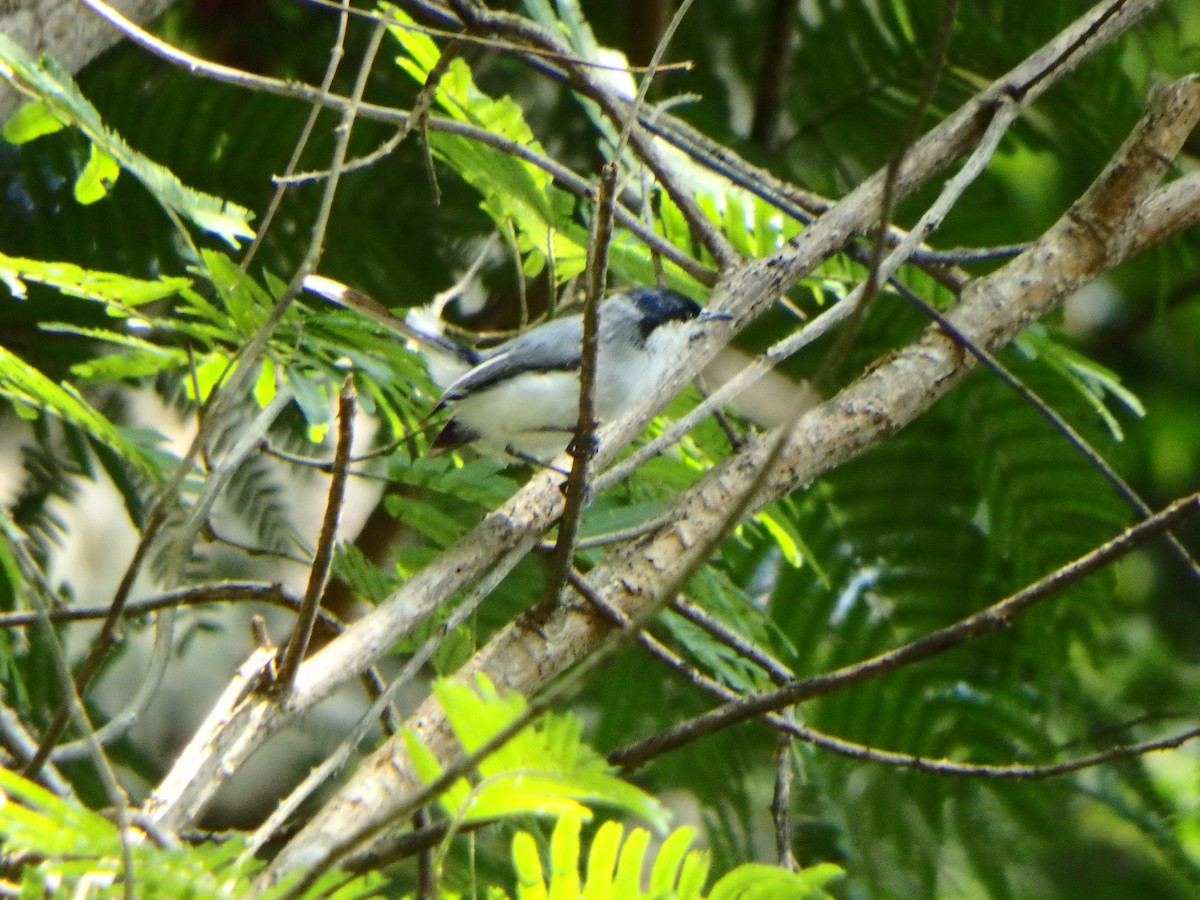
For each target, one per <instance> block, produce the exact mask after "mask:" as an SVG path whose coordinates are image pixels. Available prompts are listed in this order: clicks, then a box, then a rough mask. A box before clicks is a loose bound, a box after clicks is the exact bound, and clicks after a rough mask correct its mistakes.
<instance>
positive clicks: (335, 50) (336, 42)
mask: <svg viewBox="0 0 1200 900" xmlns="http://www.w3.org/2000/svg"><path fill="white" fill-rule="evenodd" d="M351 11H352V7H351V6H350V0H341V3H340V8H339V9H338V28H337V35H336V36H335V37H334V39H333V47H332V48H331V49H330V51H329V64H328V65H327V66H326V67H325V75H324V77H323V78H322V79H321V86H320V88H319V90H320V91H321V93H322V94H326V93H328V92H329V88H330V87H331V86H332V85H333V78H334V76H335V75H337V70H338V67H339V66H341V64H342V57H343V56H345V54H346V27H347V23H348V21H349V19H350V13H351ZM320 115H321V105H320V104H319V103H314V104H312V107H311V108H310V109H309V111H308V118H307V119H305V120H304V126H303V127H302V128H301V129H300V136H299V137H298V138H296V146H295V147H294V148H293V150H292V156H291V159H289V160H288V164H287V167H286V168H285V169H284V174H283V176H282V178H281V179H277V180H276V188H275V190H274V191H273V192H272V194H271V202H270V203H269V204H268V205H267V211H266V213H264V214H263V217H262V222H260V223H259V226H258V233H257V234H255V235H254V240H253V241H252V242H251V244H250V247H249V249H248V250H247V251H246V255H245V256H244V257H242V262H241V265H240V268H241V270H242V271H243V272H249V271H250V264H251V263H252V262H253V261H254V257H255V255H257V253H258V248H259V247H261V246H262V242H263V240H264V239H265V238H266V235H267V230H268V229H269V228H270V227H271V223H272V222H273V221H274V220H275V215H276V213H277V212H278V211H279V206H280V204H281V203H283V197H284V195H285V194H286V193H287V187H288V184H287V181H286V179H287V178H288V177H290V176H291V175H292V174H293V173H294V172H295V171H296V167H297V166H299V165H300V157H301V156H303V155H304V148H305V147H307V146H308V139H309V138H310V137H311V136H312V132H313V128H315V127H316V124H317V118H318V117H319V116H320ZM196 396H197V397H199V396H200V393H199V391H197V392H196Z"/></svg>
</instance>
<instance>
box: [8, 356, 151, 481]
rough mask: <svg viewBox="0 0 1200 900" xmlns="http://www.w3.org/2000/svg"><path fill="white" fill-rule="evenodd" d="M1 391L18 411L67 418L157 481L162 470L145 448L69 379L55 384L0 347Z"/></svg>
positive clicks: (66, 419)
mask: <svg viewBox="0 0 1200 900" xmlns="http://www.w3.org/2000/svg"><path fill="white" fill-rule="evenodd" d="M0 395H2V396H5V397H7V398H8V399H9V400H10V401H11V402H12V403H13V405H14V406H15V407H16V408H17V409H18V411H19V410H20V409H21V408H22V407H25V408H26V409H28V408H33V409H38V410H44V411H45V412H48V413H50V414H51V415H54V416H57V417H59V418H61V419H63V420H64V421H66V422H70V423H71V424H72V425H75V426H76V427H77V428H79V429H81V430H82V431H83V432H84V433H85V434H87V435H89V436H90V437H92V438H93V439H95V440H97V441H99V442H100V443H102V444H104V445H106V446H108V447H110V448H112V449H113V450H115V451H116V452H117V453H119V454H120V455H121V456H122V457H123V458H124V459H126V460H128V461H129V462H130V463H131V464H133V465H134V466H136V467H137V468H138V469H139V470H140V471H141V472H142V473H143V474H144V475H146V476H148V477H150V478H152V479H154V480H155V481H160V480H161V479H162V472H161V470H160V469H159V467H158V466H157V465H155V463H154V461H153V460H152V459H151V457H150V455H149V454H148V453H146V451H145V450H144V449H143V448H142V447H140V446H138V445H137V444H135V443H134V442H132V441H130V440H128V439H127V438H126V437H125V435H124V433H123V432H122V430H121V429H119V428H118V427H117V426H116V425H114V424H113V423H112V422H110V421H109V420H108V419H107V418H105V417H104V416H103V415H101V414H100V413H99V412H97V411H96V410H95V409H94V408H93V407H92V406H91V404H89V403H88V402H87V401H86V400H85V399H84V398H83V397H82V396H80V394H79V392H78V391H76V390H75V388H74V387H72V386H71V385H70V384H68V383H65V382H64V383H63V384H61V385H58V384H55V383H54V382H53V381H51V380H50V379H49V378H47V377H46V376H45V375H43V374H42V373H41V372H39V371H38V370H37V369H35V368H34V367H33V366H30V365H29V364H28V363H26V362H25V361H24V360H23V359H21V358H20V357H18V356H15V355H14V354H12V353H10V352H9V351H8V350H7V349H5V348H4V347H0Z"/></svg>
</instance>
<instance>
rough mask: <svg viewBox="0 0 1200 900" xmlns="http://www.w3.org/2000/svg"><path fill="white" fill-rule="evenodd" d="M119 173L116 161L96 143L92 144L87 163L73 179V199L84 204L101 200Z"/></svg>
mask: <svg viewBox="0 0 1200 900" xmlns="http://www.w3.org/2000/svg"><path fill="white" fill-rule="evenodd" d="M120 174H121V167H120V166H118V165H117V161H116V160H115V159H113V158H112V157H111V156H109V155H108V154H107V153H105V152H104V151H103V150H101V149H100V146H99V145H98V144H92V146H91V153H90V154H89V156H88V161H87V165H86V166H84V168H83V171H82V172H81V173H80V174H79V177H78V178H77V179H76V180H75V199H76V200H77V201H79V202H80V203H82V204H83V205H84V206H86V205H87V204H89V203H95V202H96V201H97V200H103V199H104V198H105V197H106V196H107V195H108V191H109V188H111V187H112V186H113V185H114V184H115V183H116V181H117V176H118V175H120Z"/></svg>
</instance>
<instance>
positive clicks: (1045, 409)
mask: <svg viewBox="0 0 1200 900" xmlns="http://www.w3.org/2000/svg"><path fill="white" fill-rule="evenodd" d="M891 285H892V287H893V288H894V289H895V290H896V291H897V293H899V294H900V296H901V297H903V298H904V299H905V300H907V301H908V302H909V303H911V304H912V305H913V306H915V307H917V309H919V310H921V312H923V313H924V314H925V315H926V316H928V317H929V318H930V319H932V320H933V321H934V322H936V323H937V324H938V327H939V328H941V329H942V331H944V332H946V334H948V335H949V336H950V337H951V338H953V339H954V341H955V343H957V344H958V345H959V346H960V347H962V348H963V349H964V350H966V351H967V352H968V353H970V354H971V355H972V356H974V357H975V358H976V359H977V360H979V363H980V365H982V366H983V367H984V368H986V369H987V370H988V371H989V372H991V373H992V374H993V375H995V376H996V377H997V378H998V379H1000V381H1001V382H1003V383H1004V384H1005V385H1007V386H1008V387H1009V388H1011V389H1012V390H1014V391H1016V393H1017V395H1018V396H1020V397H1021V399H1022V400H1024V401H1025V402H1026V403H1028V404H1029V405H1030V406H1031V407H1033V409H1034V410H1036V411H1037V413H1038V415H1040V416H1041V417H1042V418H1044V419H1045V420H1046V421H1047V422H1049V423H1050V424H1051V425H1052V426H1053V427H1054V429H1055V430H1056V431H1058V432H1059V433H1060V434H1061V435H1062V436H1063V437H1064V438H1066V440H1067V443H1069V444H1070V445H1071V446H1072V447H1074V448H1075V449H1076V450H1078V451H1079V453H1080V454H1081V455H1082V456H1083V458H1084V459H1086V460H1087V461H1088V463H1089V464H1090V465H1091V466H1092V467H1093V468H1094V469H1095V470H1096V471H1097V472H1099V473H1100V474H1101V475H1102V476H1103V477H1104V479H1105V480H1106V481H1107V482H1108V483H1109V484H1111V485H1112V486H1113V487H1114V488H1115V489H1116V491H1117V493H1118V494H1120V495H1121V497H1122V498H1123V499H1124V500H1125V502H1126V503H1128V504H1129V505H1130V506H1131V507H1133V509H1134V510H1135V511H1136V512H1137V513H1138V514H1139V515H1141V516H1143V517H1146V516H1150V515H1153V512H1154V511H1153V510H1152V509H1151V508H1150V505H1149V504H1148V503H1147V502H1146V501H1145V500H1143V499H1142V498H1141V495H1139V494H1138V492H1137V491H1136V490H1134V489H1133V486H1132V485H1130V484H1129V482H1127V481H1126V480H1125V479H1124V478H1122V477H1121V474H1120V473H1119V472H1118V471H1117V470H1116V469H1114V468H1113V467H1112V466H1111V465H1109V462H1108V460H1106V459H1105V458H1104V457H1103V456H1101V455H1100V452H1099V451H1098V450H1097V449H1096V448H1095V447H1093V446H1092V445H1091V443H1089V441H1088V439H1087V438H1085V437H1084V436H1083V435H1082V434H1080V433H1079V432H1078V431H1076V430H1075V427H1074V426H1073V425H1071V423H1070V422H1068V421H1067V420H1066V419H1064V418H1063V417H1062V416H1061V415H1060V414H1059V413H1058V412H1057V411H1056V410H1055V409H1054V408H1053V407H1052V406H1051V405H1050V404H1049V403H1047V402H1046V401H1045V400H1043V399H1042V398H1041V397H1040V396H1038V394H1037V392H1036V391H1034V390H1033V389H1032V388H1030V387H1029V386H1028V385H1026V384H1024V383H1023V382H1022V381H1021V379H1019V378H1017V376H1016V375H1014V374H1013V373H1012V372H1010V371H1009V370H1008V368H1007V367H1006V366H1005V365H1004V364H1003V363H1002V362H1000V360H999V359H997V358H996V357H995V356H994V355H993V354H991V353H989V352H988V351H986V350H985V349H983V348H982V347H980V346H979V345H978V344H976V343H975V342H974V341H972V340H970V339H969V338H968V337H967V336H966V335H965V334H963V333H962V332H961V331H960V330H959V329H958V328H955V327H954V325H953V324H952V323H951V322H950V321H949V320H948V319H947V318H946V317H945V316H943V315H942V314H941V313H940V312H938V310H937V309H935V308H934V307H933V306H932V305H930V304H929V303H927V302H926V301H925V300H924V298H922V297H921V296H919V295H918V294H917V293H916V292H915V291H913V290H911V289H910V288H909V287H908V286H906V285H904V284H903V283H901V282H900V281H898V280H895V279H893V280H892V282H891ZM1163 537H1164V538H1165V539H1166V541H1167V543H1169V544H1170V545H1171V550H1172V551H1173V552H1174V553H1175V555H1176V556H1178V557H1179V558H1180V559H1181V560H1182V561H1183V564H1184V565H1185V566H1186V567H1187V569H1188V571H1189V572H1191V575H1192V577H1193V578H1194V579H1196V580H1197V581H1200V563H1197V562H1196V560H1195V559H1194V558H1193V557H1192V555H1191V553H1190V552H1188V549H1187V547H1185V546H1183V544H1182V542H1180V540H1179V538H1178V537H1176V536H1175V534H1174V533H1173V532H1171V531H1170V530H1167V531H1164V532H1163Z"/></svg>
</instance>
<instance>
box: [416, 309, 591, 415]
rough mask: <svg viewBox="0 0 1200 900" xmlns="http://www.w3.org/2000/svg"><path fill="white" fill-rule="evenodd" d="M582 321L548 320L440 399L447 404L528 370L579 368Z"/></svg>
mask: <svg viewBox="0 0 1200 900" xmlns="http://www.w3.org/2000/svg"><path fill="white" fill-rule="evenodd" d="M582 333H583V323H582V320H581V319H580V318H579V317H578V316H571V317H569V318H565V319H556V320H555V321H553V322H547V323H546V324H545V325H541V326H539V327H537V328H535V329H533V330H532V331H527V332H526V333H525V334H523V335H521V336H520V337H516V338H513V339H512V340H511V341H509V342H508V343H507V344H503V345H501V346H500V347H498V348H496V349H495V350H494V351H493V352H494V353H495V355H494V356H492V357H491V358H490V359H488V360H486V361H485V362H482V363H480V364H479V365H477V366H476V367H475V368H473V369H471V370H470V371H469V372H467V373H466V374H464V375H462V376H460V377H459V378H458V379H456V380H455V381H454V382H453V383H452V384H451V385H450V386H449V387H447V388H446V391H445V393H443V394H442V397H441V399H440V400H439V401H438V405H437V408H438V409H441V408H442V407H444V406H445V405H446V404H447V403H453V402H454V401H455V400H461V399H462V398H463V397H466V396H468V395H469V394H475V393H478V392H480V391H486V390H487V389H488V388H490V387H492V386H494V385H496V384H498V383H500V382H502V381H506V380H508V379H509V378H513V377H515V376H517V375H522V374H524V373H526V372H566V371H571V370H572V369H578V368H579V354H580V351H579V342H580V338H581V336H582Z"/></svg>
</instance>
